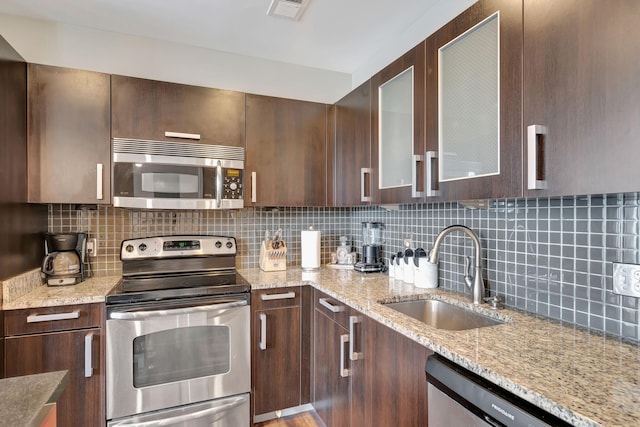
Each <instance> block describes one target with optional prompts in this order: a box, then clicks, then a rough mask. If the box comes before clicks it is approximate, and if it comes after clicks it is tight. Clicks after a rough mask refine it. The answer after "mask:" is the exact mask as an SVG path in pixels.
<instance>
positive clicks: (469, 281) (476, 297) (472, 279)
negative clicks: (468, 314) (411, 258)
mask: <svg viewBox="0 0 640 427" xmlns="http://www.w3.org/2000/svg"><path fill="white" fill-rule="evenodd" d="M454 231H461V232H463V233H464V234H466V235H467V236H469V238H470V239H471V241H472V242H473V247H474V251H475V258H474V267H473V268H474V270H475V273H474V275H473V276H471V275H470V274H469V273H470V271H471V268H470V267H471V265H470V262H469V260H468V259H467V265H466V274H465V276H464V282H465V284H466V285H467V288H469V289H470V290H471V294H472V298H473V303H474V304H475V305H480V304H481V303H482V298H483V297H484V293H485V291H484V280H483V278H482V267H481V266H480V262H481V260H482V248H481V246H480V240H479V239H478V236H476V233H474V232H473V231H471V229H470V228H468V227H465V226H464V225H451V226H449V227H447V228H444V229H442V231H441V232H440V234H438V236H437V237H436V241H435V242H434V243H433V249H431V252H430V254H429V262H430V263H431V264H434V265H436V266H437V265H438V258H439V256H440V245H441V244H442V241H443V240H444V238H445V237H446V236H447V234H449V233H452V232H454ZM436 268H437V267H436Z"/></svg>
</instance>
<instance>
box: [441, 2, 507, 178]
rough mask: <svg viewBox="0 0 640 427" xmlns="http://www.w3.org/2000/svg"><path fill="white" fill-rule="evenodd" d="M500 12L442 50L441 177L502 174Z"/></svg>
mask: <svg viewBox="0 0 640 427" xmlns="http://www.w3.org/2000/svg"><path fill="white" fill-rule="evenodd" d="M499 25H500V21H499V15H498V14H495V15H493V16H492V17H491V18H489V19H487V20H486V21H484V22H482V23H481V24H479V25H477V26H476V27H474V28H473V29H471V30H470V31H468V32H467V33H465V34H463V35H461V36H460V37H458V38H457V39H455V40H454V41H452V42H451V43H449V44H447V45H446V46H444V47H442V48H440V51H439V64H440V68H439V72H438V78H439V96H440V108H439V125H440V132H439V134H440V167H439V170H440V177H439V178H440V181H447V180H454V179H463V178H468V177H474V176H484V175H496V174H499V173H500V122H499V118H500V93H499V92H500V67H499V59H500V48H499Z"/></svg>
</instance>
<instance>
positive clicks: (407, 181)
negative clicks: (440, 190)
mask: <svg viewBox="0 0 640 427" xmlns="http://www.w3.org/2000/svg"><path fill="white" fill-rule="evenodd" d="M424 76H425V43H424V42H422V43H420V44H419V45H418V46H416V47H414V48H413V49H411V50H410V51H409V52H407V53H406V54H404V55H403V56H402V57H400V58H399V59H397V60H395V61H394V62H392V63H391V64H389V65H388V66H387V67H385V68H384V69H383V70H382V71H380V72H379V73H377V74H376V75H375V76H373V77H372V78H371V108H372V111H373V115H372V120H371V135H372V140H371V164H372V183H373V184H372V186H373V188H374V190H373V200H372V201H373V203H381V204H386V203H418V202H421V201H423V200H424V194H422V191H423V190H424V186H423V181H424V173H423V169H424V159H423V158H422V160H420V158H421V157H417V158H416V157H415V156H424V154H425V139H424V138H425V121H424V108H425V78H424Z"/></svg>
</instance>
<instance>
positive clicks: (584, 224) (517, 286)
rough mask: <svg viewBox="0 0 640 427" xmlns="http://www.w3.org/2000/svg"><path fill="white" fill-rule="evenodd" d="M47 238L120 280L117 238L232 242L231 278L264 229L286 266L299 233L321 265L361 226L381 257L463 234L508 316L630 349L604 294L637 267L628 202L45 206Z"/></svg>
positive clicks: (639, 228)
mask: <svg viewBox="0 0 640 427" xmlns="http://www.w3.org/2000/svg"><path fill="white" fill-rule="evenodd" d="M49 209H50V211H49V230H50V231H53V232H62V231H87V230H88V231H89V232H90V234H91V235H92V237H93V236H96V237H98V239H99V246H100V248H99V250H100V252H101V253H100V254H99V256H98V258H97V259H96V260H95V261H94V262H93V267H94V271H95V273H96V274H98V275H107V274H120V264H119V260H118V253H119V252H118V251H119V249H120V241H121V240H122V239H125V238H132V237H143V236H152V235H161V234H182V233H186V234H190V233H194V234H223V235H232V236H235V237H236V238H237V239H238V245H239V251H240V253H239V256H238V262H237V266H238V267H239V268H256V267H257V264H258V253H259V244H260V240H261V239H262V238H263V236H264V232H265V230H266V229H267V228H268V229H269V230H271V231H273V230H274V229H276V228H278V227H282V228H283V230H284V237H285V239H286V241H287V242H288V245H289V252H288V254H287V260H288V264H289V265H292V266H295V265H299V264H300V231H301V230H302V229H306V228H307V227H308V226H309V225H313V226H315V227H316V229H319V230H321V231H322V248H323V254H322V263H323V264H324V263H327V262H329V259H330V252H331V251H332V250H333V249H334V248H335V246H336V244H337V243H338V238H339V236H340V235H343V234H344V235H347V236H349V237H350V238H351V239H352V241H353V242H355V243H354V244H355V246H356V247H357V249H358V251H359V252H361V251H360V246H361V245H362V238H361V237H360V230H361V228H360V227H361V222H362V221H381V222H383V223H385V225H386V242H387V243H386V244H385V246H384V252H385V257H387V258H388V257H389V255H390V254H392V253H395V252H397V251H399V250H401V249H402V248H403V239H404V238H405V237H411V238H412V239H413V242H414V245H413V246H414V247H423V248H425V249H430V248H431V245H432V243H433V241H434V240H435V236H436V235H437V233H438V232H439V231H440V230H441V229H442V228H444V227H446V226H448V225H452V224H464V225H467V226H468V227H470V228H471V229H473V230H474V231H475V232H476V233H477V234H478V235H479V237H480V240H481V243H482V245H483V267H484V268H485V274H486V276H487V282H488V286H489V289H490V291H491V294H497V295H500V296H501V297H502V298H503V299H504V300H505V301H506V304H507V305H508V306H509V307H511V308H516V309H522V310H526V311H528V312H531V313H536V314H539V315H542V316H545V317H551V318H554V319H558V320H562V321H564V322H568V323H571V324H576V325H580V326H584V327H587V328H589V329H591V330H592V331H596V332H608V333H610V334H613V335H615V336H619V337H623V338H625V339H629V340H634V341H637V340H639V339H640V335H639V325H638V322H639V318H640V317H639V305H638V300H637V299H635V298H630V297H621V296H619V295H614V294H612V292H611V289H612V284H611V274H612V263H613V262H630V263H640V220H639V215H640V199H639V195H638V194H613V195H605V196H586V197H568V198H562V199H531V200H522V199H509V200H492V201H489V207H488V208H487V209H468V208H464V207H462V206H460V205H459V204H458V203H437V204H422V205H401V206H399V207H398V210H386V209H384V208H380V207H360V208H340V209H337V208H281V209H277V210H272V209H258V208H246V209H243V210H240V211H223V212H215V211H202V212H199V211H177V212H169V211H158V212H153V211H149V212H146V211H133V210H124V209H118V208H108V207H107V208H104V207H102V208H99V209H97V210H77V211H76V210H73V209H72V208H71V207H69V206H66V205H55V206H50V208H49ZM472 255H473V250H472V247H471V246H470V245H469V241H468V239H466V238H464V237H463V236H462V235H459V236H458V235H456V234H453V235H451V236H449V237H447V238H446V239H445V241H444V245H443V247H442V251H441V257H440V269H439V271H440V286H441V287H444V288H446V289H449V290H452V291H455V292H466V291H464V289H463V285H462V283H463V276H464V256H472Z"/></svg>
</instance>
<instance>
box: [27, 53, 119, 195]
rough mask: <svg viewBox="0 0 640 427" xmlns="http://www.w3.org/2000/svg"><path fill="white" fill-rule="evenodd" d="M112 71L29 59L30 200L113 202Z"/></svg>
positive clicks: (28, 145)
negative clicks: (110, 78) (78, 68)
mask: <svg viewBox="0 0 640 427" xmlns="http://www.w3.org/2000/svg"><path fill="white" fill-rule="evenodd" d="M110 112H111V110H110V82H109V75H108V74H102V73H95V72H90V71H83V70H75V69H70V68H59V67H50V66H45V65H36V64H29V66H28V68H27V147H28V148H27V153H28V154H27V156H28V157H27V165H28V201H29V202H33V203H87V204H95V203H106V204H108V203H111V190H110V182H111V181H110V176H111V166H110V165H111V162H110V156H111V148H110V147H111V145H110V144H111V140H110V132H111V127H110V123H111V122H110Z"/></svg>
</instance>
